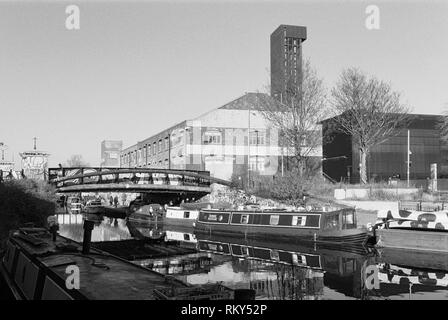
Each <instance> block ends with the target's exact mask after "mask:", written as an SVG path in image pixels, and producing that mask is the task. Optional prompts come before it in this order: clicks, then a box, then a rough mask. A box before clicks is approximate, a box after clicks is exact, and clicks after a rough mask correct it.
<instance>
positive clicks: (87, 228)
mask: <svg viewBox="0 0 448 320" xmlns="http://www.w3.org/2000/svg"><path fill="white" fill-rule="evenodd" d="M94 225H95V223H94V222H93V221H90V220H84V226H83V228H84V237H83V240H82V254H89V252H90V242H91V241H92V230H93V227H94Z"/></svg>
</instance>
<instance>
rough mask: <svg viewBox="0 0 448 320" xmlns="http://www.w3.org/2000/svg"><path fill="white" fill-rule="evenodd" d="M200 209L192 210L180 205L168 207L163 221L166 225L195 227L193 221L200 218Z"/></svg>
mask: <svg viewBox="0 0 448 320" xmlns="http://www.w3.org/2000/svg"><path fill="white" fill-rule="evenodd" d="M198 216H199V210H190V209H184V208H180V207H168V208H166V213H165V216H164V217H163V223H164V224H166V225H179V226H185V227H191V228H192V227H193V223H194V222H195V221H196V220H197V219H198Z"/></svg>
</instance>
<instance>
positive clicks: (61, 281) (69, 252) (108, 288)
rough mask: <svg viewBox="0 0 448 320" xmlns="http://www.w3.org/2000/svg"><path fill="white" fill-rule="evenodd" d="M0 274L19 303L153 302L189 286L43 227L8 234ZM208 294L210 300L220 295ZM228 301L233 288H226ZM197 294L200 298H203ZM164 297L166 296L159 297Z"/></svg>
mask: <svg viewBox="0 0 448 320" xmlns="http://www.w3.org/2000/svg"><path fill="white" fill-rule="evenodd" d="M68 267H71V268H72V269H71V270H76V269H78V270H79V273H78V274H79V287H78V288H76V286H75V288H72V287H70V286H68V285H67V282H68V277H69V275H70V273H67V270H68V269H67V268H68ZM0 272H1V274H2V276H3V277H4V279H5V281H6V282H7V285H8V286H9V287H10V289H11V291H12V292H13V295H14V297H15V298H16V299H18V300H97V299H99V300H135V299H137V300H142V299H144V300H155V299H160V298H161V294H160V293H161V292H173V291H174V292H182V293H183V296H187V295H188V292H193V296H191V295H188V296H189V298H194V292H195V290H196V288H195V287H192V286H190V285H188V284H186V283H184V282H182V281H180V280H177V279H175V278H172V277H167V276H164V275H162V274H159V273H157V272H154V271H151V270H149V269H146V268H143V267H141V266H138V265H135V264H133V263H131V262H129V261H126V260H124V259H121V258H119V257H117V256H114V255H111V254H108V253H106V252H103V251H100V250H97V249H91V250H90V245H89V244H86V242H84V243H83V244H82V245H81V244H79V243H77V242H75V241H73V240H70V239H67V238H64V237H62V236H59V235H56V234H55V233H53V234H51V233H50V232H48V230H47V229H44V228H21V229H19V230H17V231H14V232H12V233H11V235H10V237H9V239H8V241H7V251H6V254H5V256H4V257H3V259H2V261H1V262H0ZM222 290H223V289H222V288H220V289H219V292H218V294H216V295H214V294H213V292H209V293H210V294H209V296H208V297H209V298H212V299H213V298H216V299H219V298H221V297H223V296H224V295H223V294H222V292H223V291H222ZM225 291H226V292H227V293H228V294H227V295H225V296H226V298H228V297H229V295H230V296H233V290H231V289H227V288H226V289H225ZM204 295H205V294H204V292H201V294H200V297H204ZM162 298H165V299H167V297H164V296H162Z"/></svg>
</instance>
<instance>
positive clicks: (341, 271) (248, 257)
mask: <svg viewBox="0 0 448 320" xmlns="http://www.w3.org/2000/svg"><path fill="white" fill-rule="evenodd" d="M197 238H198V248H199V252H209V253H214V254H219V255H223V256H229V257H232V258H233V259H232V268H233V269H234V270H235V271H237V272H245V273H248V274H249V275H250V277H255V276H256V275H257V274H259V275H260V276H259V278H258V279H256V278H254V279H252V280H251V284H250V285H251V288H254V289H256V290H257V292H259V296H261V297H268V298H274V299H278V298H281V299H284V298H291V299H298V298H300V299H302V298H303V297H300V294H303V293H306V295H305V296H309V297H311V298H313V299H314V298H318V296H320V295H322V294H323V291H322V290H323V287H324V286H325V287H327V288H330V289H333V290H335V291H336V292H338V293H342V294H345V295H346V296H350V297H355V298H361V297H362V296H363V286H364V282H363V279H362V274H363V270H364V268H365V267H366V265H367V264H368V263H369V262H370V260H371V259H372V254H371V253H370V252H369V250H368V249H367V248H365V247H364V246H358V247H357V248H356V247H353V246H352V247H351V248H350V249H348V248H346V250H339V251H338V250H334V249H333V248H332V247H326V246H322V245H317V244H310V243H306V242H305V243H301V244H297V243H291V242H275V241H267V240H266V241H259V240H249V241H246V240H244V239H241V238H234V237H224V236H219V237H217V236H211V237H210V236H204V235H201V234H197ZM273 275H274V279H275V284H273V283H272V279H271V280H269V277H272V276H273ZM272 285H274V287H275V286H277V287H278V288H277V289H273V287H272ZM302 285H303V286H304V287H303V288H302V287H301V286H302ZM280 287H281V288H282V289H280ZM301 288H302V289H301ZM319 288H320V289H319ZM278 290H279V291H278ZM284 290H285V292H289V293H288V294H285V292H283V291H284ZM277 291H278V292H277ZM276 292H277V293H276ZM281 292H283V293H281Z"/></svg>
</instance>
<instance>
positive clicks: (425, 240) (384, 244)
mask: <svg viewBox="0 0 448 320" xmlns="http://www.w3.org/2000/svg"><path fill="white" fill-rule="evenodd" d="M375 237H376V246H377V247H379V248H394V249H407V250H415V251H432V252H448V232H446V231H427V230H406V229H377V230H376V231H375Z"/></svg>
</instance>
